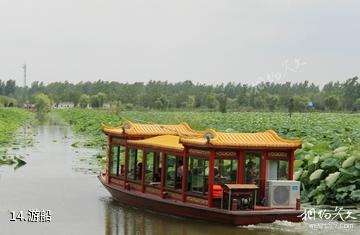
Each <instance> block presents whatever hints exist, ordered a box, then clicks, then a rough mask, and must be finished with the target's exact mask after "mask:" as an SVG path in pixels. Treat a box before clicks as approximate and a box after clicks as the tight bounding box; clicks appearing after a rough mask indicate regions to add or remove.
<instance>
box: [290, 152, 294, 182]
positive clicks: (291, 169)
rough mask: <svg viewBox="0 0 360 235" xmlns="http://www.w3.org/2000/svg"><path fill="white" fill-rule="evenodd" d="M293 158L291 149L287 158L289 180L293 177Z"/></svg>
mask: <svg viewBox="0 0 360 235" xmlns="http://www.w3.org/2000/svg"><path fill="white" fill-rule="evenodd" d="M294 160H295V155H294V151H293V150H292V151H291V152H290V159H289V180H293V179H294Z"/></svg>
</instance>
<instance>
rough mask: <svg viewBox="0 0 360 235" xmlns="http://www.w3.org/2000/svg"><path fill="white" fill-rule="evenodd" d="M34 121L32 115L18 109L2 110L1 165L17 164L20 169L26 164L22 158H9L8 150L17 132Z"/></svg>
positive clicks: (0, 131)
mask: <svg viewBox="0 0 360 235" xmlns="http://www.w3.org/2000/svg"><path fill="white" fill-rule="evenodd" d="M31 119H32V114H31V113H29V112H27V111H25V110H22V109H17V108H0V165H1V164H7V165H12V164H17V165H16V167H15V168H18V167H20V166H22V165H24V164H25V161H23V160H22V159H21V158H19V157H16V156H13V157H11V156H8V154H7V148H8V147H11V146H12V145H17V143H13V141H14V139H15V136H16V132H17V130H18V129H19V128H20V127H21V126H23V125H24V124H25V123H26V122H27V121H29V120H31Z"/></svg>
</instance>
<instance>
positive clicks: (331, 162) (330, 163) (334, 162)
mask: <svg viewBox="0 0 360 235" xmlns="http://www.w3.org/2000/svg"><path fill="white" fill-rule="evenodd" d="M340 166H341V164H340V161H339V160H338V159H334V158H328V159H326V160H325V161H323V162H322V163H321V165H320V167H321V168H323V169H325V168H331V167H336V168H339V167H340Z"/></svg>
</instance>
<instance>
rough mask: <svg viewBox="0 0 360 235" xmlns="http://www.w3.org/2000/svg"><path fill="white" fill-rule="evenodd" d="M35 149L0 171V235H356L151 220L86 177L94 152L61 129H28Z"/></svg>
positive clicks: (301, 226)
mask: <svg viewBox="0 0 360 235" xmlns="http://www.w3.org/2000/svg"><path fill="white" fill-rule="evenodd" d="M32 132H33V133H34V140H35V144H34V146H31V147H26V148H21V149H19V150H13V151H16V153H17V154H21V155H23V156H25V160H26V161H27V164H26V165H25V166H23V167H21V168H19V169H17V170H14V168H13V167H12V166H0V234H87V235H90V234H182V235H183V234H214V235H215V234H216V235H223V234H249V235H260V234H261V235H270V234H274V235H275V234H276V235H283V234H312V235H316V234H327V235H335V234H358V233H356V231H357V229H359V226H357V225H356V224H355V226H356V228H354V229H349V230H343V229H333V228H332V229H322V230H313V229H310V228H309V226H308V224H307V223H296V224H295V223H290V222H284V221H279V222H275V223H273V224H262V225H251V226H244V227H232V226H225V225H221V224H214V223H207V222H203V221H196V220H190V219H184V218H179V217H173V216H168V215H161V214H156V213H153V212H149V211H146V210H142V209H137V208H132V207H128V206H126V205H122V204H120V203H118V202H116V201H114V200H113V199H112V197H111V196H110V194H109V193H108V192H107V191H106V190H105V189H104V188H103V186H102V185H101V184H100V182H98V180H97V178H96V175H95V174H93V173H91V172H92V171H93V170H94V168H97V165H96V164H92V163H91V161H83V160H82V159H83V158H84V157H87V156H88V157H89V158H90V157H91V156H92V155H93V154H94V153H95V152H96V150H94V149H86V148H74V147H72V146H71V144H72V143H74V142H75V141H77V140H78V138H79V137H75V136H74V135H73V134H72V133H71V131H70V130H69V128H68V127H66V126H63V125H49V124H47V125H40V126H37V127H34V128H33V129H32ZM29 209H38V210H42V209H45V210H51V212H52V220H51V222H48V223H36V222H35V223H30V222H25V221H22V222H20V221H15V222H10V211H16V212H18V211H24V213H25V214H24V216H25V217H26V213H27V211H28V210H29Z"/></svg>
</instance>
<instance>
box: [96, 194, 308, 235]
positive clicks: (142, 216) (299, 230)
mask: <svg viewBox="0 0 360 235" xmlns="http://www.w3.org/2000/svg"><path fill="white" fill-rule="evenodd" d="M102 200H103V203H104V208H105V234H106V235H117V234H125V235H128V234H129V235H132V234H140V235H143V234H174V235H185V234H186V235H189V234H192V235H200V234H210V235H211V234H214V235H215V234H216V235H222V234H242V235H243V234H249V235H285V234H304V233H303V230H304V225H303V224H295V223H289V222H283V221H281V222H280V221H279V222H276V223H275V224H271V225H257V226H243V227H233V226H227V225H222V224H214V223H207V222H204V221H198V220H190V219H185V218H180V217H174V216H168V215H163V214H157V213H154V212H149V211H144V210H141V209H136V208H132V207H128V206H125V205H123V204H120V203H119V202H117V201H115V200H112V199H111V198H103V199H102Z"/></svg>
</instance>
